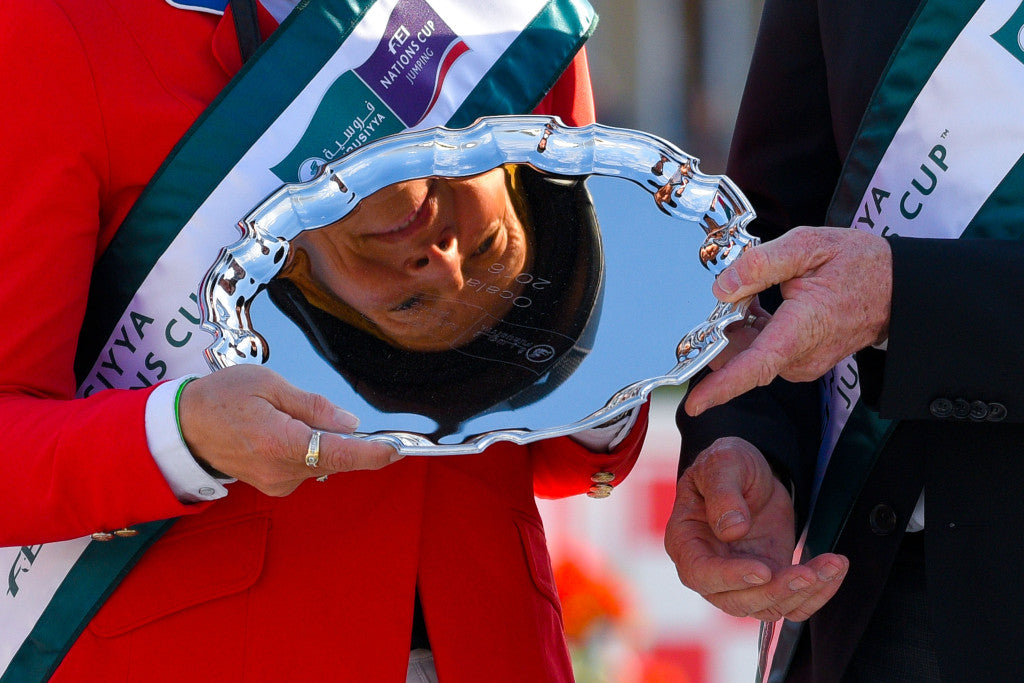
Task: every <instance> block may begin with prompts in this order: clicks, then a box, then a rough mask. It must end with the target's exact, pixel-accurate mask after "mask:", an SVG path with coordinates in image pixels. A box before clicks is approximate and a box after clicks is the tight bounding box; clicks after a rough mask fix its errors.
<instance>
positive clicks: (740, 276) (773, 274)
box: [712, 228, 821, 302]
mask: <svg viewBox="0 0 1024 683" xmlns="http://www.w3.org/2000/svg"><path fill="white" fill-rule="evenodd" d="M815 238H816V235H815V234H814V233H813V232H811V231H808V230H805V229H803V228H795V229H794V230H790V231H789V232H787V233H786V234H784V235H782V236H781V237H779V238H777V239H774V240H770V241H768V242H764V243H762V244H759V245H757V246H754V247H750V248H749V249H747V250H746V251H744V252H743V253H742V254H741V255H740V257H739V258H737V259H736V261H734V262H733V263H732V264H731V265H730V266H729V267H728V268H726V269H725V270H723V271H722V272H721V273H719V275H718V277H717V278H715V282H714V284H713V286H712V291H713V292H714V294H715V296H716V297H718V299H720V300H721V301H731V302H737V301H742V300H743V299H745V298H746V297H749V296H753V295H755V294H757V293H759V292H763V291H764V290H766V289H768V288H769V287H771V286H772V285H777V284H779V283H780V282H784V281H786V280H791V279H793V278H795V277H799V276H800V275H803V274H804V273H806V272H807V271H808V270H810V269H811V268H812V267H814V266H815V265H816V264H817V263H819V262H820V260H821V255H820V253H819V249H817V248H816V246H815V243H816V242H817V241H819V240H817V239H815Z"/></svg>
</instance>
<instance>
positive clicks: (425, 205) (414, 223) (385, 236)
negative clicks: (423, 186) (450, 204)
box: [367, 181, 436, 244]
mask: <svg viewBox="0 0 1024 683" xmlns="http://www.w3.org/2000/svg"><path fill="white" fill-rule="evenodd" d="M433 196H434V182H433V181H431V182H430V183H429V184H428V185H427V192H426V194H425V195H424V197H423V200H422V201H421V202H420V204H419V206H417V207H416V208H415V209H413V210H412V211H410V212H409V215H407V216H406V217H405V220H403V221H402V222H401V223H400V224H398V225H396V226H395V227H393V228H390V229H388V230H385V231H383V232H374V233H370V234H369V235H367V237H373V238H374V239H377V240H380V241H382V242H385V243H388V244H395V243H397V242H401V241H403V240H405V239H407V238H409V237H411V236H412V235H415V234H416V233H417V232H419V231H420V230H421V229H423V228H424V227H426V226H428V225H430V223H431V222H432V221H433V218H434V214H435V213H436V204H435V202H433V201H431V200H432V199H433Z"/></svg>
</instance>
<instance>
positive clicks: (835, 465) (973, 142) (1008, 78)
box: [758, 0, 1024, 682]
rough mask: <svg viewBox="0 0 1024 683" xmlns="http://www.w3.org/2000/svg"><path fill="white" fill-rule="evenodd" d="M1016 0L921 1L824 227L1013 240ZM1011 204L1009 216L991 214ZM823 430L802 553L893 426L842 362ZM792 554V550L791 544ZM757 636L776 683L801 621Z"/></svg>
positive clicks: (1023, 82)
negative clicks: (869, 404) (867, 403)
mask: <svg viewBox="0 0 1024 683" xmlns="http://www.w3.org/2000/svg"><path fill="white" fill-rule="evenodd" d="M1022 112H1024V3H1022V2H1021V0H927V1H926V2H924V3H922V7H921V8H920V9H919V10H918V14H917V16H916V18H915V20H914V22H913V24H912V26H911V27H910V28H909V29H908V31H907V32H906V33H905V35H904V36H903V39H902V42H901V44H900V45H899V47H898V48H897V50H896V52H895V54H894V56H893V58H892V59H891V61H890V64H889V67H888V69H887V71H886V73H885V75H884V76H883V77H882V80H881V81H880V83H879V85H878V87H877V89H876V91H875V94H874V96H873V98H872V101H871V104H870V105H869V107H868V110H867V112H866V113H865V116H864V119H863V121H862V122H861V127H860V131H859V132H858V137H857V140H856V141H855V142H854V145H853V147H852V149H851V151H850V154H849V156H848V158H847V160H846V163H845V166H844V168H843V173H842V176H841V178H840V182H839V185H838V188H837V190H836V194H835V195H834V197H833V200H832V205H831V207H830V209H829V212H828V216H827V218H826V225H848V226H851V227H854V228H857V229H860V230H867V231H870V232H872V233H874V234H876V235H882V236H891V235H902V236H905V237H930V238H947V239H958V238H961V237H988V238H997V239H1020V238H1021V236H1022V230H1024V226H1022V224H1021V221H1020V220H1019V217H1020V216H1021V215H1024V114H1022ZM1007 206H1011V207H1016V208H1017V211H1016V216H1017V218H1018V220H1015V221H1013V222H1012V223H1009V224H1008V223H1007V222H1006V221H1000V220H998V219H994V218H991V217H992V216H994V215H995V214H996V213H997V212H1001V211H1005V210H1006V207H1007ZM823 382H824V383H825V387H824V389H825V391H824V392H823V393H824V394H825V400H824V407H823V410H824V414H823V423H824V424H825V431H824V435H823V439H822V447H821V453H820V455H819V462H818V473H817V477H816V496H815V500H814V501H812V510H811V515H810V520H809V522H808V524H807V528H806V529H805V530H804V535H803V539H802V548H803V553H804V555H805V556H807V557H811V556H814V555H818V554H820V553H822V552H828V551H829V550H831V549H832V548H833V547H834V545H835V542H836V540H837V538H838V536H839V532H840V530H841V529H842V526H843V524H844V523H845V520H846V515H847V514H848V512H849V510H850V508H851V507H852V505H853V502H854V500H855V499H856V497H857V495H858V493H859V491H860V489H861V488H862V486H863V484H864V482H865V480H866V478H867V476H868V473H869V472H870V470H871V467H872V465H873V464H874V462H875V460H876V459H877V457H878V455H879V453H880V452H881V450H882V447H883V445H884V443H885V441H886V439H887V438H888V436H889V435H890V434H891V432H892V430H893V428H894V427H895V423H893V422H892V421H888V420H883V419H882V418H880V417H879V416H878V414H877V413H876V412H874V411H872V410H870V409H869V408H867V407H866V406H864V404H863V403H862V402H861V401H860V381H859V373H858V370H857V365H856V362H855V361H854V359H853V358H852V357H850V358H847V359H846V360H844V361H842V362H841V363H839V364H838V365H837V366H836V367H835V368H834V369H833V370H832V371H831V372H830V373H829V374H828V375H826V376H825V377H824V378H823ZM798 552H800V549H798ZM773 626H774V628H773V627H772V626H768V627H767V628H765V629H764V631H763V632H762V660H761V664H760V666H759V671H758V677H759V680H762V681H773V682H774V681H782V680H783V679H784V677H785V674H786V671H787V669H788V666H789V663H790V661H791V657H792V654H793V652H794V650H795V647H796V643H797V641H798V639H799V634H800V629H801V627H802V626H801V624H797V623H794V622H789V621H784V622H781V623H780V624H774V625H773Z"/></svg>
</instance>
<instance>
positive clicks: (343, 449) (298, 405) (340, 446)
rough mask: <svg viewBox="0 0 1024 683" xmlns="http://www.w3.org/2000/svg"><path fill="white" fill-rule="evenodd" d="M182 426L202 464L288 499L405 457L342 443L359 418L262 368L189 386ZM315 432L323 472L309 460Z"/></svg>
mask: <svg viewBox="0 0 1024 683" xmlns="http://www.w3.org/2000/svg"><path fill="white" fill-rule="evenodd" d="M179 420H180V424H181V432H182V435H183V437H184V439H185V443H186V445H187V446H188V448H189V450H190V451H191V452H192V455H193V456H194V457H195V458H196V459H197V460H199V461H200V462H202V463H205V464H207V465H209V466H210V467H212V468H214V469H215V470H218V471H220V472H223V473H224V474H226V475H228V476H231V477H234V478H236V479H238V480H239V481H244V482H246V483H247V484H251V485H252V486H254V487H255V488H257V489H259V490H260V491H262V492H263V493H265V494H267V495H270V496H286V495H288V494H289V493H291V492H292V491H294V490H295V489H296V488H297V487H298V486H299V484H301V483H302V482H303V481H304V480H306V479H309V478H311V477H320V476H323V475H328V474H334V473H336V472H349V471H352V470H375V469H380V468H381V467H384V466H386V465H388V464H390V463H392V462H394V461H395V460H397V459H399V458H400V457H401V456H400V455H398V453H397V452H396V451H395V450H394V449H393V448H391V447H390V446H388V445H386V444H382V443H379V442H371V441H364V440H361V439H346V438H344V437H342V436H339V434H342V433H345V434H348V433H351V432H352V431H354V430H355V428H356V427H357V425H358V420H357V419H356V418H355V416H353V415H352V414H351V413H348V412H347V411H344V410H342V409H340V408H338V407H337V406H335V405H333V404H332V403H330V401H328V400H327V399H326V398H324V397H323V396H320V395H318V394H311V393H308V392H305V391H302V390H300V389H297V388H296V387H294V386H292V385H291V384H289V383H288V382H287V381H285V379H284V378H283V377H281V376H280V375H278V374H277V373H275V372H274V371H272V370H269V369H267V368H264V367H261V366H257V365H238V366H234V367H230V368H225V369H224V370H218V371H217V372H214V373H212V374H210V375H207V376H205V377H201V378H199V379H197V380H195V381H193V382H189V383H188V384H187V385H186V386H185V388H184V389H183V390H182V394H181V401H180V403H179ZM314 430H320V431H323V432H324V434H323V436H322V437H321V439H320V460H319V464H318V466H317V467H316V468H312V467H308V466H307V465H306V461H305V458H306V450H307V448H308V446H309V442H310V438H311V436H312V434H313V431H314ZM331 432H334V433H331Z"/></svg>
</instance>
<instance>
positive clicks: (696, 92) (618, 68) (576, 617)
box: [540, 0, 763, 683]
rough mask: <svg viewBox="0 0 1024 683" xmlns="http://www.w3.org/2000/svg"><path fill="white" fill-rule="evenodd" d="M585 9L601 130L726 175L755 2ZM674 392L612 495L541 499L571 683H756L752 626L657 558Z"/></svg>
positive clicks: (655, 413)
mask: <svg viewBox="0 0 1024 683" xmlns="http://www.w3.org/2000/svg"><path fill="white" fill-rule="evenodd" d="M590 3H591V4H592V5H593V6H594V8H595V9H596V10H597V13H598V15H599V17H600V19H599V22H598V27H597V31H596V33H595V34H594V36H593V37H592V38H591V39H590V41H589V42H588V43H587V49H588V54H589V57H590V65H591V71H592V76H593V80H594V86H595V87H594V89H595V97H596V100H597V116H598V121H599V122H600V123H604V124H607V125H612V126H621V127H624V128H634V129H638V130H643V131H647V132H650V133H653V134H655V135H658V136H661V137H663V138H665V139H666V140H669V141H670V142H673V143H675V145H676V146H677V147H680V148H682V149H683V150H684V151H685V152H688V153H689V154H692V155H694V156H696V157H698V158H700V159H701V170H702V171H704V172H705V173H722V172H724V169H725V159H726V155H727V153H728V144H729V138H730V136H731V134H732V126H733V122H734V121H735V117H736V109H737V107H738V106H739V98H740V95H741V93H742V90H743V83H744V80H745V78H746V70H747V66H748V63H749V60H750V53H751V50H752V47H753V43H754V36H755V34H756V31H757V22H758V19H759V17H760V13H761V6H762V4H763V0H590ZM741 189H742V188H741ZM681 397H682V393H681V391H680V390H678V389H673V388H669V389H659V390H658V391H657V392H655V396H654V400H653V405H652V412H651V425H650V431H649V433H648V437H647V441H646V444H645V446H644V451H643V453H642V454H641V456H640V460H639V462H638V463H637V466H636V468H635V469H634V470H633V472H632V474H631V475H630V476H629V479H628V480H627V481H626V482H625V484H624V485H623V486H622V487H621V488H618V489H616V490H615V492H614V493H613V494H612V496H611V497H609V498H606V499H604V500H594V499H590V498H586V497H577V498H572V499H568V500H560V501H540V509H541V514H542V515H543V516H544V522H545V525H546V527H547V534H548V540H549V543H550V546H551V553H552V562H553V564H554V568H555V576H556V580H557V583H558V586H559V592H560V593H561V596H562V602H563V609H564V614H565V622H566V629H567V632H568V635H569V639H570V646H571V648H572V650H573V659H574V664H575V668H576V676H577V680H578V681H579V683H737V682H743V681H753V680H754V670H755V665H756V661H757V622H756V621H754V620H751V619H737V618H733V617H729V616H727V615H725V614H723V613H722V612H719V611H718V610H717V609H715V608H713V607H712V606H711V605H710V604H708V603H707V602H705V601H704V600H703V598H701V597H700V596H698V595H697V594H695V593H693V592H692V591H690V590H688V589H686V588H684V587H683V586H682V585H681V584H680V583H679V580H678V578H677V576H676V574H675V568H674V567H673V565H672V563H671V562H670V560H669V559H668V556H667V555H666V554H665V550H664V546H663V537H664V529H665V522H666V521H667V519H668V515H669V512H670V510H671V508H672V502H673V500H674V497H675V481H676V467H677V464H678V459H679V435H678V433H677V432H676V429H675V423H674V414H675V409H676V406H677V405H678V403H679V401H680V399H681Z"/></svg>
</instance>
